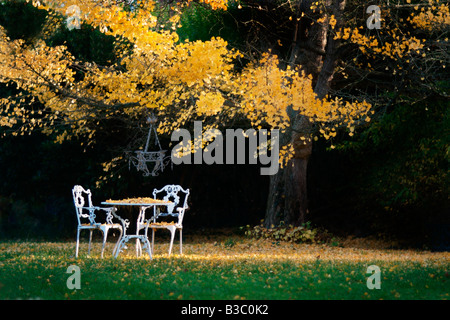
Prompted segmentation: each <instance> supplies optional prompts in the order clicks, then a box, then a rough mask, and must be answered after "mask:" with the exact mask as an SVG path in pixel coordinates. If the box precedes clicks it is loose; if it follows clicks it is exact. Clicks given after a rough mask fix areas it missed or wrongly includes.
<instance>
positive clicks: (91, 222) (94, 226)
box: [72, 185, 123, 258]
mask: <svg viewBox="0 0 450 320" xmlns="http://www.w3.org/2000/svg"><path fill="white" fill-rule="evenodd" d="M72 195H73V202H74V204H75V211H76V213H77V220H78V228H77V246H76V250H75V257H78V247H79V245H80V232H81V230H89V249H88V254H90V252H91V242H92V232H93V231H94V230H100V231H101V232H102V234H103V245H102V253H101V257H102V258H103V251H104V250H105V244H106V238H107V237H108V231H109V229H119V230H120V236H119V241H120V238H121V237H122V232H123V228H122V226H121V225H120V224H119V223H114V222H113V217H114V216H115V215H114V211H115V210H116V209H115V208H114V207H111V208H102V207H95V206H93V205H92V194H91V191H90V190H89V189H88V190H85V189H84V188H83V187H82V186H79V185H76V186H74V187H73V189H72ZM86 198H87V200H88V201H87V205H86ZM96 211H103V212H104V213H105V214H106V219H105V222H104V223H100V222H96V221H95V218H96V215H95V212H96ZM84 222H86V223H84ZM119 241H117V243H116V245H115V246H114V250H113V254H114V252H115V250H116V249H117V244H118V243H119Z"/></svg>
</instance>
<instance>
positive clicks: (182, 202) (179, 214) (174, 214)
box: [137, 184, 189, 256]
mask: <svg viewBox="0 0 450 320" xmlns="http://www.w3.org/2000/svg"><path fill="white" fill-rule="evenodd" d="M161 196H163V198H160V197H161ZM188 197H189V189H186V190H185V189H183V188H182V187H181V186H179V185H173V184H172V185H166V186H165V187H163V188H162V189H159V190H158V189H154V190H153V198H154V199H158V200H164V201H170V202H171V203H170V204H169V205H166V206H153V217H151V218H150V219H147V220H146V219H145V211H146V209H148V208H149V207H144V208H142V209H141V212H140V216H139V218H138V222H137V231H138V233H139V231H140V230H141V229H145V235H146V236H147V233H148V229H149V228H150V229H152V253H153V247H154V243H155V231H156V230H157V229H167V230H169V231H170V246H169V256H170V254H171V253H172V247H173V241H174V238H175V232H176V231H177V230H179V231H180V254H183V217H184V213H185V211H186V210H187V209H188V205H187V202H188ZM164 220H167V221H164ZM139 249H140V248H138V250H139ZM138 255H139V252H138Z"/></svg>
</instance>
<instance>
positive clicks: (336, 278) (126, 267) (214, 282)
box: [0, 235, 450, 300]
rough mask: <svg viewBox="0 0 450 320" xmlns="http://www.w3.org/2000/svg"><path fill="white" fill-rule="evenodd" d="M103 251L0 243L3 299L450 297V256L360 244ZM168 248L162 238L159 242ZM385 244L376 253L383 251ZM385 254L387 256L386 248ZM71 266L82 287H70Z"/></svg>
mask: <svg viewBox="0 0 450 320" xmlns="http://www.w3.org/2000/svg"><path fill="white" fill-rule="evenodd" d="M113 240H114V239H109V241H108V245H107V248H106V251H105V258H104V259H101V258H100V247H101V243H99V242H95V243H94V246H93V250H92V252H91V255H90V256H88V255H87V243H86V241H85V239H84V240H83V243H82V246H81V248H80V256H79V258H78V259H76V258H75V257H74V253H75V243H74V241H71V242H31V241H4V242H0V299H56V300H78V299H125V300H127V299H152V300H168V299H178V300H196V299H202V300H265V299H270V300H288V299H294V300H298V299H345V300H355V299H357V300H359V299H369V300H372V299H385V300H391V299H400V300H403V299H421V300H422V299H439V300H441V299H448V298H449V291H450V290H449V273H448V267H449V261H450V253H448V252H429V251H417V250H394V249H386V248H382V246H381V245H378V244H373V243H370V242H365V241H362V240H357V239H356V240H349V241H345V242H342V243H341V246H330V245H314V244H292V243H278V242H273V241H269V240H251V239H248V238H244V237H241V236H237V235H223V236H206V235H204V236H189V235H187V236H186V237H185V239H184V244H183V249H184V250H183V251H184V252H183V253H184V254H183V255H181V256H180V255H179V254H178V253H179V251H178V248H179V247H178V243H175V245H174V254H172V256H170V257H169V256H168V255H167V253H166V250H167V248H168V246H167V243H162V242H161V241H159V242H158V243H157V244H156V246H155V254H154V258H153V260H151V261H150V260H149V259H148V256H143V257H140V258H136V257H135V251H134V248H135V247H134V245H133V244H131V245H129V249H128V250H127V251H125V252H123V253H122V254H121V255H120V256H119V258H118V259H114V258H112V257H111V251H112V248H113ZM160 240H161V239H160ZM377 246H378V248H376V247H377ZM380 247H381V248H380ZM71 265H76V266H78V267H79V270H80V285H81V287H80V289H69V288H68V286H67V280H68V278H69V277H70V276H71V275H72V274H71V273H67V269H68V267H69V266H71ZM370 265H376V266H378V267H379V268H380V272H381V274H380V280H381V283H380V286H381V287H380V289H369V288H368V287H367V279H368V277H370V276H371V274H370V273H367V268H368V266H370Z"/></svg>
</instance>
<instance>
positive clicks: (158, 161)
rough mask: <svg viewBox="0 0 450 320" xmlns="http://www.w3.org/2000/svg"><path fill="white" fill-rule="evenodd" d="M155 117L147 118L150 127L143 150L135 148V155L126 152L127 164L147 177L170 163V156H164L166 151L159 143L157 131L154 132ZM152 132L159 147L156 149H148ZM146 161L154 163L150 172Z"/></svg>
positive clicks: (155, 173) (162, 169) (156, 173)
mask: <svg viewBox="0 0 450 320" xmlns="http://www.w3.org/2000/svg"><path fill="white" fill-rule="evenodd" d="M156 121H157V119H156V117H154V116H153V115H152V116H149V117H148V118H147V123H149V124H150V128H149V131H148V135H147V142H146V144H145V148H144V150H136V151H134V153H135V155H131V154H128V160H129V166H130V168H131V165H133V166H134V167H136V169H137V171H142V172H143V175H144V177H148V176H150V175H152V176H157V175H158V174H159V171H161V172H162V171H164V168H165V167H167V166H168V165H169V163H171V157H170V156H166V151H167V150H163V149H162V147H161V144H160V143H159V139H158V133H157V132H156V126H155V124H156ZM152 132H153V133H154V135H155V145H156V146H158V147H159V150H156V151H148V148H149V144H150V139H151V136H152ZM148 163H154V164H155V165H154V167H153V170H152V171H151V172H150V169H149V167H148Z"/></svg>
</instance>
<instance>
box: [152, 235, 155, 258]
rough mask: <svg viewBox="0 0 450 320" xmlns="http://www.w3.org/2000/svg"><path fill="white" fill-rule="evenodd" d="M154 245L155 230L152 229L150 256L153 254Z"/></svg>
mask: <svg viewBox="0 0 450 320" xmlns="http://www.w3.org/2000/svg"><path fill="white" fill-rule="evenodd" d="M154 244H155V229H152V254H155V251H154Z"/></svg>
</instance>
